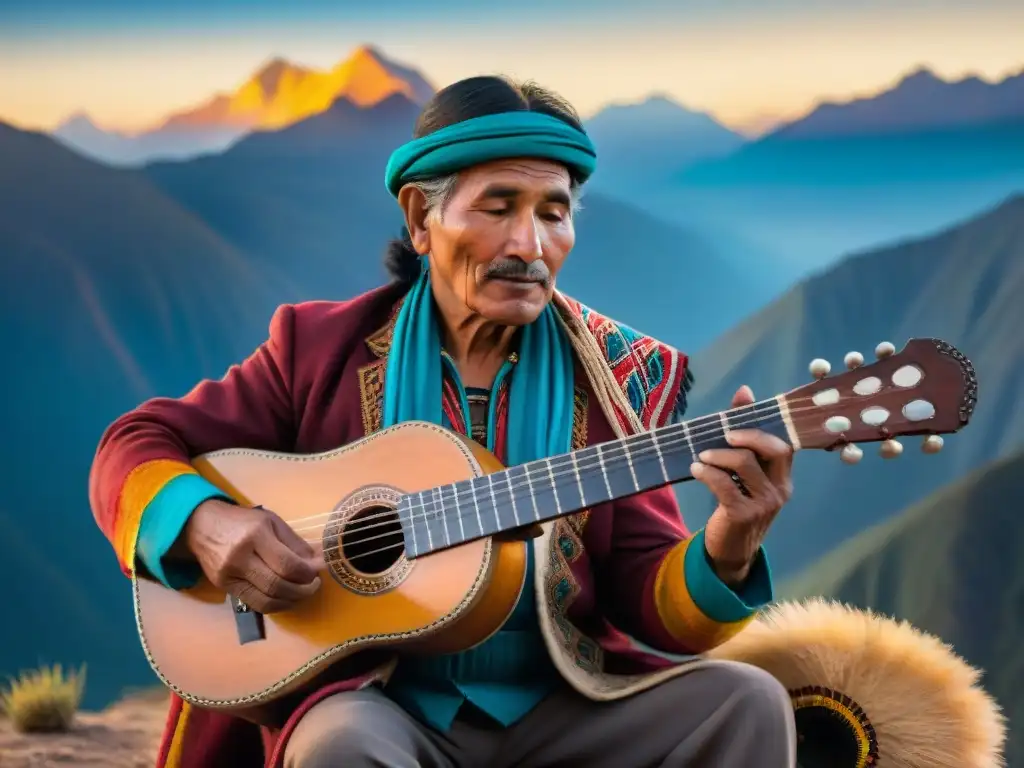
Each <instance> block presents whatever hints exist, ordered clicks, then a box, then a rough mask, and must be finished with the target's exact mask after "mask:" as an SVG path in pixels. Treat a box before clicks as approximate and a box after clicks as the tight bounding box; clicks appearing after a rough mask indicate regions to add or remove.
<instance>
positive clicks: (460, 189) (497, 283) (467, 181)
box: [424, 159, 576, 326]
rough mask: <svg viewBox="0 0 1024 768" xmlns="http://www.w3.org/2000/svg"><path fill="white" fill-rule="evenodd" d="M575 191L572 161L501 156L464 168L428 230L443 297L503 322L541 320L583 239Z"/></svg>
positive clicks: (437, 283)
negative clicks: (578, 229)
mask: <svg viewBox="0 0 1024 768" xmlns="http://www.w3.org/2000/svg"><path fill="white" fill-rule="evenodd" d="M569 193H570V178H569V173H568V171H567V170H566V168H565V167H564V166H562V165H559V164H557V163H551V162H548V161H545V160H533V159H521V160H500V161H495V162H491V163H487V164H483V165H479V166H476V167H474V168H470V169H467V170H465V171H463V172H462V173H460V174H459V180H458V183H457V185H456V187H455V191H454V193H453V194H452V196H451V198H450V200H449V202H448V205H447V206H446V208H445V210H444V212H443V214H442V215H441V216H439V217H437V216H435V217H431V218H429V219H428V220H427V224H426V230H427V231H426V232H425V233H424V234H426V235H427V237H428V239H429V244H428V249H429V252H430V258H431V274H432V276H433V282H434V285H435V291H439V292H441V293H439V294H438V300H439V301H452V302H453V303H454V300H458V301H461V302H462V303H463V304H465V306H466V307H468V308H469V309H470V310H471V311H472V312H473V313H475V314H478V315H480V316H482V317H485V318H486V319H488V320H490V321H492V322H496V323H499V324H502V325H517V326H518V325H526V324H528V323H531V322H533V321H534V320H536V319H537V317H538V316H539V315H540V313H541V312H542V311H543V310H544V307H545V306H546V305H547V303H548V302H549V301H550V300H551V295H552V293H553V292H554V289H555V276H556V275H557V274H558V271H559V270H560V269H561V267H562V263H563V262H564V261H565V257H566V256H567V255H568V253H569V251H570V250H572V247H573V244H574V243H575V241H576V233H575V230H574V229H573V222H572V216H571V208H570V205H571V200H570V194H569ZM445 294H447V295H445Z"/></svg>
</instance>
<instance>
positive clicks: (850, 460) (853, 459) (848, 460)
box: [839, 443, 864, 464]
mask: <svg viewBox="0 0 1024 768" xmlns="http://www.w3.org/2000/svg"><path fill="white" fill-rule="evenodd" d="M839 458H840V459H842V461H843V463H844V464H856V463H857V462H858V461H860V460H861V459H862V458H864V451H862V450H861V449H860V448H858V447H857V446H856V445H854V444H853V443H849V444H848V445H844V446H843V450H841V451H840V452H839Z"/></svg>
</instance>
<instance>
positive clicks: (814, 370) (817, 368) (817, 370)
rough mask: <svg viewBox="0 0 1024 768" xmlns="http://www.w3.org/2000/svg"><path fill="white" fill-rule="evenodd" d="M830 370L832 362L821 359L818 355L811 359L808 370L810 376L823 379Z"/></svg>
mask: <svg viewBox="0 0 1024 768" xmlns="http://www.w3.org/2000/svg"><path fill="white" fill-rule="evenodd" d="M831 370H832V364H831V363H829V361H828V360H822V359H821V358H820V357H816V358H814V359H813V360H811V365H810V371H811V376H813V377H814V378H816V379H824V378H825V377H826V376H828V372H829V371H831Z"/></svg>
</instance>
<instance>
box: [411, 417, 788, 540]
mask: <svg viewBox="0 0 1024 768" xmlns="http://www.w3.org/2000/svg"><path fill="white" fill-rule="evenodd" d="M754 428H756V429H760V430H762V431H764V432H769V433H772V434H775V435H777V436H778V437H780V438H782V439H783V440H785V441H786V442H787V443H791V440H790V437H789V432H788V430H787V428H786V423H785V419H784V418H783V414H782V409H781V407H780V405H779V399H778V398H772V399H771V400H764V401H761V402H759V403H753V404H751V405H745V406H742V407H740V408H733V409H731V410H728V411H723V412H721V413H716V414H711V415H709V416H701V417H699V418H696V419H691V420H689V421H685V422H681V423H675V424H669V425H668V426H665V427H661V428H660V429H656V430H652V431H648V432H641V433H639V434H636V435H631V436H629V437H626V438H622V439H620V440H612V441H610V442H607V443H601V444H598V445H591V446H588V447H586V448H582V449H580V450H577V451H573V452H571V453H566V454H561V455H558V456H552V457H550V458H546V459H539V460H536V461H531V462H528V463H526V464H520V465H519V466H515V467H510V468H508V469H504V470H502V471H500V472H495V473H493V474H490V475H483V476H481V477H477V478H474V479H472V480H464V481H462V482H458V483H454V484H450V485H444V486H439V487H436V488H431V489H428V490H425V491H421V492H419V493H412V494H408V495H407V496H405V497H404V498H403V499H402V501H401V503H400V505H399V510H398V511H399V515H400V516H401V519H402V528H403V533H404V535H405V544H406V552H407V554H408V556H409V557H417V556H420V555H425V554H428V553H430V552H436V551H438V550H442V549H447V548H448V547H453V546H456V545H458V544H464V543H466V542H469V541H473V540H475V539H479V538H483V537H485V536H493V535H495V534H497V533H501V532H503V531H508V530H512V529H514V528H519V527H521V526H524V525H529V524H531V523H537V522H544V521H546V520H551V519H554V518H557V517H562V516H564V515H570V514H572V513H574V512H578V511H580V510H583V509H587V508H589V507H593V506H595V505H597V504H602V503H604V502H608V501H614V500H615V499H620V498H624V497H627V496H632V495H634V494H637V493H641V492H643V491H648V490H651V489H654V488H659V487H661V486H664V485H669V484H672V483H678V482H681V481H683V480H688V479H690V478H691V477H692V475H691V473H690V465H691V464H692V463H693V462H695V461H697V460H698V459H697V455H698V454H699V453H700V452H701V451H704V450H708V449H711V448H727V447H729V444H728V442H727V441H726V439H725V435H726V432H727V431H730V430H737V429H754Z"/></svg>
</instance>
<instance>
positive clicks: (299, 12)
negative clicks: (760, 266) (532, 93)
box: [0, 0, 1024, 133]
mask: <svg viewBox="0 0 1024 768" xmlns="http://www.w3.org/2000/svg"><path fill="white" fill-rule="evenodd" d="M1021 30H1024V0H971V2H966V1H965V0H955V1H954V0H888V1H887V2H884V1H883V0H844V1H842V2H840V0H802V1H801V0H760V1H758V0H616V2H610V1H609V0H558V2H552V0H517V1H516V2H515V3H484V2H481V1H480V0H334V2H327V0H2V2H0V120H5V121H8V122H11V123H14V124H15V125H19V126H22V127H25V128H42V129H46V128H51V127H53V126H54V125H56V124H58V123H59V122H60V121H61V120H63V119H64V118H66V117H67V116H68V115H69V114H72V113H75V112H79V111H85V112H87V113H88V114H89V115H90V116H91V117H92V118H93V119H94V120H95V121H96V122H97V123H98V124H99V125H101V126H103V127H106V128H111V129H119V130H125V131H137V130H142V129H144V128H146V127H150V126H152V125H154V124H156V123H159V122H160V120H161V118H163V117H164V116H166V115H167V114H168V113H170V112H173V111H176V110H179V109H183V108H187V107H191V106H194V105H196V104H198V103H201V102H202V101H204V100H206V99H207V98H209V97H210V96H211V95H212V94H214V93H215V92H219V91H231V90H233V89H235V88H236V87H238V86H239V85H240V84H241V83H242V82H244V81H245V80H246V79H247V78H248V77H249V76H250V75H251V74H252V73H253V72H254V71H255V70H256V69H257V68H258V67H259V66H260V65H261V64H262V63H263V62H264V61H266V60H267V59H270V58H272V57H274V56H282V57H284V58H286V59H289V60H290V61H293V62H295V63H297V64H304V65H307V66H313V67H318V68H329V67H331V66H333V65H334V64H336V63H337V62H338V61H340V60H342V59H344V58H345V57H346V56H347V55H348V54H349V53H350V52H351V51H352V49H354V48H355V47H356V46H358V45H360V44H362V43H372V44H374V45H376V46H378V47H379V48H380V49H381V50H382V51H383V52H384V53H385V54H386V55H387V56H389V57H390V58H392V59H395V60H398V61H400V62H402V63H405V64H407V65H411V66H414V67H416V68H418V69H419V70H420V71H421V72H423V74H424V75H425V76H426V77H427V78H428V79H429V80H430V81H431V82H432V83H434V85H436V86H439V87H440V86H443V85H445V84H447V83H450V82H452V81H454V80H457V79H459V78H461V77H466V76H469V75H473V74H481V73H493V72H501V73H505V74H509V75H512V76H514V77H520V78H530V79H534V80H537V81H538V82H540V83H542V84H544V85H546V86H548V87H550V88H553V89H555V90H556V91H559V92H560V93H561V94H562V95H564V96H565V97H567V98H568V99H569V100H570V101H571V102H573V104H574V105H575V106H576V108H577V109H578V110H579V111H580V112H582V113H583V114H584V115H585V116H586V115H590V114H593V113H594V112H596V111H597V110H598V109H599V108H600V107H601V106H603V105H605V104H607V103H611V102H618V103H623V102H631V101H638V100H640V99H642V98H644V97H645V96H647V95H650V94H653V93H657V94H661V95H667V96H669V97H671V98H674V99H676V100H677V101H679V102H681V103H683V104H685V105H686V106H688V107H690V108H693V109H700V110H705V111H708V112H710V113H711V114H713V115H714V116H715V117H717V118H718V119H720V120H721V121H722V122H724V123H726V124H727V125H730V126H731V127H734V128H737V129H739V130H743V131H745V132H747V133H753V132H756V131H757V130H758V129H761V128H764V127H765V126H766V125H768V124H770V123H772V122H777V121H780V120H783V119H791V118H794V117H797V116H799V115H800V114H803V113H804V112H806V111H808V110H809V109H810V108H812V107H813V106H814V104H816V103H817V102H818V101H820V100H822V99H847V98H851V97H854V96H858V95H869V94H871V93H873V92H877V91H878V90H879V89H882V88H885V87H888V86H891V85H892V84H894V83H895V82H896V81H897V80H898V79H899V77H900V76H902V75H903V74H906V73H907V72H908V71H910V70H913V69H916V68H918V67H920V66H927V67H929V68H931V69H932V70H933V71H935V72H936V73H937V74H939V75H941V76H943V77H947V78H957V77H961V76H964V75H966V74H977V75H980V76H982V77H985V78H986V79H1001V78H1002V77H1005V76H1006V75H1008V74H1013V73H1016V72H1019V71H1021V70H1022V69H1024V47H1022V46H1021V45H1020V43H1021V39H1022V37H1021Z"/></svg>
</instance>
